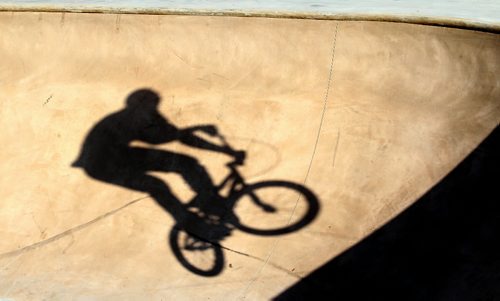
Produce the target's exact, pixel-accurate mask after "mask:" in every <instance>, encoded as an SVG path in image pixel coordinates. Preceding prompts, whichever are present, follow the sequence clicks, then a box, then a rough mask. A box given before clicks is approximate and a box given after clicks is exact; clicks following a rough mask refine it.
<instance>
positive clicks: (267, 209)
mask: <svg viewBox="0 0 500 301" xmlns="http://www.w3.org/2000/svg"><path fill="white" fill-rule="evenodd" d="M232 197H233V198H234V199H233V200H234V202H235V207H234V214H235V215H236V216H237V217H238V220H237V221H236V222H235V223H234V226H235V227H236V228H238V229H240V230H242V231H244V232H247V233H251V234H255V235H264V236H269V235H281V234H287V233H291V232H295V231H297V230H299V229H301V228H303V227H305V226H306V225H308V224H309V223H311V222H312V221H313V220H314V219H315V218H316V215H317V214H318V212H319V202H318V198H317V197H316V196H315V194H314V193H313V192H312V191H310V190H309V189H307V188H306V187H304V186H302V185H300V184H296V183H292V182H288V181H265V182H260V183H255V184H250V185H248V186H245V187H244V188H243V189H242V190H241V191H239V192H238V193H236V194H235V195H234V196H232ZM259 204H260V205H259ZM271 209H272V210H271Z"/></svg>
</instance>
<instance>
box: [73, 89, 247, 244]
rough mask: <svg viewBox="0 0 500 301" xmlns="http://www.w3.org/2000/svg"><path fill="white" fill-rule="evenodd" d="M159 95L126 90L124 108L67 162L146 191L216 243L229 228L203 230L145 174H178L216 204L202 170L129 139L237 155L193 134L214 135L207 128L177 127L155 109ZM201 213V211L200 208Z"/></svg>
mask: <svg viewBox="0 0 500 301" xmlns="http://www.w3.org/2000/svg"><path fill="white" fill-rule="evenodd" d="M159 102H160V96H159V95H158V94H157V93H156V92H154V91H152V90H149V89H140V90H136V91H134V92H132V93H131V94H130V95H129V96H128V98H127V100H126V107H125V108H124V109H122V110H120V111H118V112H115V113H112V114H110V115H108V116H106V117H105V118H104V119H102V120H101V121H99V122H98V123H97V124H96V125H95V126H94V127H93V128H92V129H91V130H90V132H89V133H88V135H87V137H86V138H85V141H84V143H83V146H82V149H81V152H80V155H79V157H78V159H77V160H76V161H75V162H74V163H73V164H72V166H74V167H81V168H83V169H84V170H85V172H86V173H87V174H88V175H89V176H90V177H92V178H94V179H97V180H99V181H103V182H106V183H111V184H115V185H118V186H122V187H126V188H129V189H133V190H138V191H143V192H146V193H149V194H150V195H151V196H152V197H153V198H154V200H155V201H156V202H157V203H158V204H160V205H161V206H162V207H163V208H164V209H165V210H166V211H168V212H169V213H170V214H171V215H172V216H173V217H174V219H175V220H176V222H177V225H178V226H181V227H183V228H184V229H186V231H190V232H192V233H194V234H196V235H199V236H201V237H204V238H206V239H213V240H220V239H222V238H223V237H224V236H227V235H229V230H228V229H225V228H224V227H223V226H221V227H218V228H217V227H213V225H210V226H208V225H207V224H206V222H205V221H204V220H202V219H201V218H198V217H197V216H196V215H194V214H193V213H190V212H189V211H187V210H186V209H185V208H184V207H183V205H182V203H181V202H180V201H179V200H178V198H177V197H176V196H175V195H174V194H173V193H172V192H171V191H170V189H169V187H168V186H167V184H166V183H165V182H163V181H162V180H160V179H158V178H156V177H154V176H152V175H149V174H147V173H148V172H150V171H161V172H175V173H179V174H180V175H181V176H182V177H183V179H184V180H185V182H186V183H187V184H188V185H189V186H190V187H191V189H192V190H193V191H194V192H196V193H197V195H198V196H203V197H202V199H203V200H206V202H210V201H211V202H210V204H205V205H203V204H200V206H214V205H215V206H216V204H214V202H213V201H214V200H218V199H220V196H219V195H218V192H217V190H216V188H215V187H214V184H213V182H212V179H211V178H210V175H209V174H208V173H207V171H206V170H205V168H204V167H203V166H202V165H201V164H200V163H199V162H198V161H197V160H196V159H195V158H193V157H191V156H187V155H183V154H178V153H174V152H170V151H166V150H155V149H148V148H144V147H135V146H134V147H132V146H130V143H131V142H132V141H142V142H146V143H149V144H163V143H167V142H171V141H180V142H181V143H183V144H186V145H189V146H192V147H195V148H199V149H204V150H210V151H215V152H220V153H225V154H227V155H230V156H233V157H235V158H236V159H238V160H243V159H244V156H245V153H244V152H243V151H234V150H232V149H231V148H229V147H227V146H218V145H216V144H213V143H211V142H208V141H206V140H204V139H202V138H200V137H198V136H196V135H195V134H196V132H199V131H201V132H205V133H207V134H209V135H216V134H217V128H216V127H215V126H213V125H199V126H194V127H189V128H183V129H180V128H177V127H175V126H174V125H172V124H171V123H169V122H168V121H167V119H166V118H164V117H163V116H162V115H161V114H160V113H159V112H158V110H157V107H158V104H159ZM202 210H203V209H202Z"/></svg>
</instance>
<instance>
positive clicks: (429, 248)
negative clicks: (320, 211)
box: [275, 127, 500, 300]
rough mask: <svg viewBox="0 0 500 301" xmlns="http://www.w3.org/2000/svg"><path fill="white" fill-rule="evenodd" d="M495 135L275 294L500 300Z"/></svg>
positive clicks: (499, 173) (499, 149)
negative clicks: (372, 227)
mask: <svg viewBox="0 0 500 301" xmlns="http://www.w3.org/2000/svg"><path fill="white" fill-rule="evenodd" d="M499 138H500V128H498V127H497V128H496V129H495V130H494V131H493V132H492V133H491V134H490V135H489V136H488V137H487V139H485V140H484V141H483V142H482V143H481V144H480V145H479V146H478V147H477V148H476V149H475V150H474V151H473V152H472V153H471V154H470V155H469V156H468V157H467V158H466V159H465V160H464V161H462V162H461V163H460V164H459V165H458V166H457V167H456V168H455V169H454V170H453V171H452V172H451V173H449V174H448V175H447V176H446V177H445V178H444V179H443V180H442V181H441V182H439V183H438V184H437V185H436V186H435V187H433V188H432V189H431V190H430V191H429V192H427V193H426V194H425V195H424V196H423V197H422V198H420V199H419V200H418V201H417V202H416V203H415V204H413V205H412V206H411V207H409V208H408V209H407V210H405V211H404V212H403V213H401V214H400V215H398V216H397V217H396V218H394V219H393V220H392V221H390V222H389V223H387V224H386V225H384V226H383V227H382V228H380V229H379V230H377V231H376V232H374V233H373V234H372V235H370V236H369V237H367V238H366V239H364V240H363V241H361V242H359V243H358V244H356V245H355V246H353V247H352V248H350V249H349V250H347V251H346V252H344V253H342V254H341V255H339V256H337V257H335V258H334V259H332V260H331V261H330V262H328V263H327V264H325V265H324V266H322V267H320V268H319V269H317V270H316V271H314V272H312V273H311V274H310V275H309V276H307V277H306V278H304V279H303V280H301V281H300V282H298V283H297V284H296V285H294V286H292V287H291V288H289V289H287V290H286V291H284V292H283V293H282V294H280V295H279V296H278V297H276V298H275V300H306V299H309V300H311V298H313V299H315V300H365V299H366V300H500V247H499V246H500V244H499V243H498V242H499V240H500V197H499V193H498V185H499V184H500V182H499V179H500V164H499V154H500V145H499Z"/></svg>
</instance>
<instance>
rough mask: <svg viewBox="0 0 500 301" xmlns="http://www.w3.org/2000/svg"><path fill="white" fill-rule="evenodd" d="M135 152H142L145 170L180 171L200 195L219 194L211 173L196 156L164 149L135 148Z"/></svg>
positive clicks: (210, 195)
mask: <svg viewBox="0 0 500 301" xmlns="http://www.w3.org/2000/svg"><path fill="white" fill-rule="evenodd" d="M134 152H139V153H141V155H140V157H141V158H144V161H143V162H142V168H144V170H146V171H163V172H175V173H178V174H179V175H181V176H182V178H183V179H184V181H185V182H186V183H187V184H188V185H189V187H190V188H191V189H192V190H193V191H194V192H195V193H197V194H198V195H199V196H204V197H206V198H211V197H213V196H215V195H217V191H216V188H215V187H214V184H213V181H212V179H211V177H210V175H209V174H208V172H207V171H206V169H205V168H204V167H203V166H202V165H201V164H200V163H199V162H198V160H196V159H195V158H193V157H191V156H187V155H183V154H177V153H173V152H169V151H164V150H151V149H143V148H134Z"/></svg>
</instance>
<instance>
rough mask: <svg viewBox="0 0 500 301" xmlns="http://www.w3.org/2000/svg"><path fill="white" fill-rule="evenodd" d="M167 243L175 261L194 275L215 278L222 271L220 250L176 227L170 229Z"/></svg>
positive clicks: (222, 257) (222, 263)
mask: <svg viewBox="0 0 500 301" xmlns="http://www.w3.org/2000/svg"><path fill="white" fill-rule="evenodd" d="M169 243H170V247H171V248H172V252H173V253H174V255H175V257H176V258H177V260H178V261H179V262H180V263H181V264H182V266H184V267H185V268H186V269H187V270H189V271H191V272H193V273H194V274H197V275H200V276H205V277H210V276H216V275H218V274H220V273H221V272H222V270H223V269H224V254H223V252H222V248H221V247H220V246H219V245H217V244H214V243H211V242H209V241H207V240H204V239H203V238H200V237H197V236H195V235H192V234H190V233H188V232H186V231H184V230H182V229H180V228H179V227H177V226H174V227H173V228H172V231H170V235H169Z"/></svg>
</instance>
